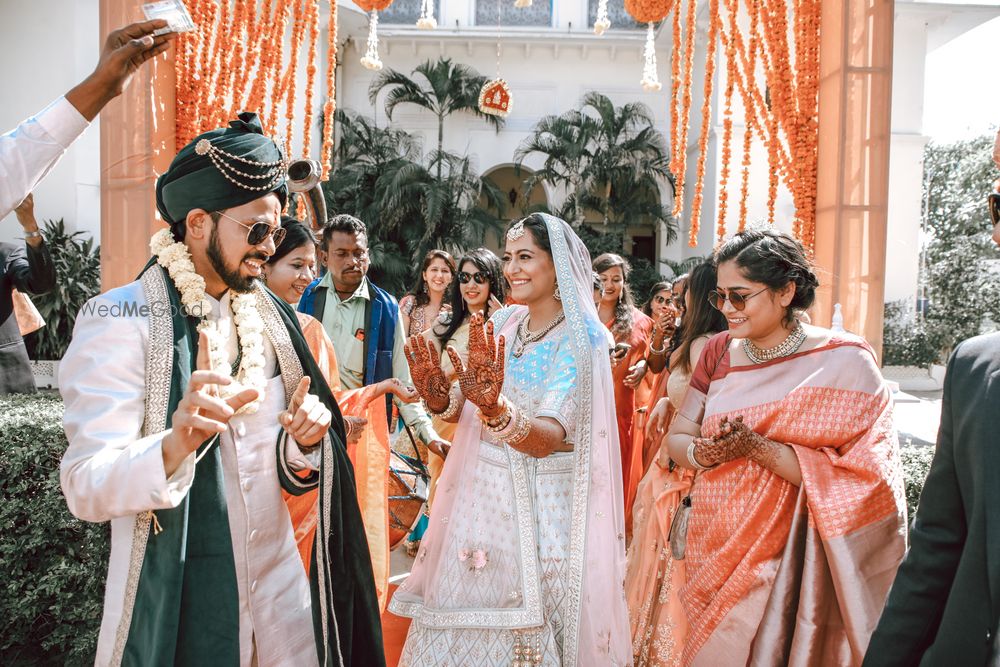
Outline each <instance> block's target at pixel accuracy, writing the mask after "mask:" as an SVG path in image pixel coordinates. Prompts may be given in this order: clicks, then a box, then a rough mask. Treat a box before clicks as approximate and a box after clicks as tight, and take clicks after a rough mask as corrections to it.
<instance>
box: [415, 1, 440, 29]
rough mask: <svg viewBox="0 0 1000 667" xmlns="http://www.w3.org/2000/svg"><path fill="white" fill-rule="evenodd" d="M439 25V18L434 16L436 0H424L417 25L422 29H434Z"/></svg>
mask: <svg viewBox="0 0 1000 667" xmlns="http://www.w3.org/2000/svg"><path fill="white" fill-rule="evenodd" d="M437 25H438V22H437V19H436V18H434V0H422V2H421V6H420V18H418V19H417V27H418V28H420V29H421V30H433V29H434V28H436V27H437Z"/></svg>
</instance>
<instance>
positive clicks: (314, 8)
mask: <svg viewBox="0 0 1000 667" xmlns="http://www.w3.org/2000/svg"><path fill="white" fill-rule="evenodd" d="M306 3H307V5H308V11H309V54H308V57H307V58H306V109H305V118H304V119H303V123H302V157H304V158H308V157H309V153H310V150H311V147H310V143H311V142H312V121H313V89H314V86H315V84H316V46H317V44H318V42H319V0H306Z"/></svg>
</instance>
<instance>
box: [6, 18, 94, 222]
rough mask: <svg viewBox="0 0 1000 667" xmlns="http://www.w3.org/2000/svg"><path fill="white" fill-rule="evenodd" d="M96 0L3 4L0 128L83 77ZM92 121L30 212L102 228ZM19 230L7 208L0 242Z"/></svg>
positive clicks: (90, 62)
mask: <svg viewBox="0 0 1000 667" xmlns="http://www.w3.org/2000/svg"><path fill="white" fill-rule="evenodd" d="M98 4H99V3H98V0H72V1H67V0H32V1H31V2H22V1H20V0H17V1H14V0H5V1H3V2H0V90H2V91H3V104H0V132H7V131H9V130H12V129H14V128H15V127H16V126H17V124H18V123H19V122H21V121H22V120H23V119H25V118H27V117H29V116H32V115H34V114H35V113H36V112H38V111H40V110H41V109H42V108H44V107H45V106H46V105H47V104H48V103H49V102H51V101H52V100H54V99H56V98H57V97H59V96H60V95H62V94H64V93H65V92H66V91H67V90H69V89H70V88H72V87H73V86H74V85H75V84H76V83H78V82H79V81H81V80H82V79H83V78H84V77H86V76H87V75H88V74H89V73H90V72H91V71H92V70H93V68H94V65H95V64H96V63H97V56H98V52H99V48H100V38H99V37H98V30H99V26H98ZM97 125H98V123H96V122H95V123H94V124H93V125H92V126H91V127H90V128H88V129H87V131H86V132H84V134H83V136H82V137H81V138H80V139H79V140H78V141H77V142H76V143H75V144H74V145H73V146H72V147H71V148H70V149H69V150H68V151H67V152H66V155H65V156H63V159H62V161H61V162H60V163H59V164H58V165H57V166H56V168H55V169H53V170H52V172H51V173H50V174H49V175H48V177H46V179H45V180H44V181H43V182H42V183H41V184H40V185H39V186H38V189H37V190H36V191H35V215H36V217H37V218H38V220H39V222H40V223H41V222H42V221H43V220H46V219H58V218H64V219H65V220H66V223H67V225H68V226H69V228H70V229H72V230H77V229H82V230H86V231H88V232H90V233H92V234H94V235H95V236H98V235H99V233H100V226H101V223H100V136H99V129H98V127H97ZM20 236H21V227H20V226H19V225H18V224H17V220H16V219H15V217H14V215H13V214H11V215H9V216H7V217H6V218H4V219H2V220H0V240H3V241H10V240H13V239H15V238H17V237H20Z"/></svg>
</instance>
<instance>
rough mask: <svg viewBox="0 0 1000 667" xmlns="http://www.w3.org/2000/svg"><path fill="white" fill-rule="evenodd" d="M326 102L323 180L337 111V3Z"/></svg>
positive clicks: (333, 9)
mask: <svg viewBox="0 0 1000 667" xmlns="http://www.w3.org/2000/svg"><path fill="white" fill-rule="evenodd" d="M326 57H327V60H326V102H325V103H324V104H323V147H322V148H321V149H320V162H321V163H322V165H323V180H324V181H325V180H327V179H329V178H330V162H331V160H332V159H333V124H334V118H333V117H334V113H335V112H336V111H337V3H336V2H331V3H330V26H329V31H328V32H327V44H326Z"/></svg>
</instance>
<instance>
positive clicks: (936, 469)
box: [864, 346, 967, 667]
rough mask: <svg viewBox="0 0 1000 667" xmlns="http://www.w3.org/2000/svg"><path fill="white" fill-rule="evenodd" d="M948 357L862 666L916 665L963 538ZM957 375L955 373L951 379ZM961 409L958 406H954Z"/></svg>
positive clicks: (937, 621)
mask: <svg viewBox="0 0 1000 667" xmlns="http://www.w3.org/2000/svg"><path fill="white" fill-rule="evenodd" d="M960 349H961V346H959V348H957V349H956V350H955V353H954V354H952V357H951V360H950V361H949V362H948V371H947V375H946V376H945V381H944V398H943V400H942V402H941V426H940V430H939V431H938V440H937V451H936V452H935V455H934V461H933V463H932V464H931V469H930V473H929V474H928V476H927V481H926V482H925V484H924V488H923V491H922V492H921V494H920V504H919V506H918V507H917V516H916V520H915V521H914V525H913V528H912V529H911V531H910V550H909V551H908V552H907V554H906V558H905V559H904V560H903V563H902V565H900V567H899V571H898V572H897V574H896V579H895V581H894V582H893V584H892V589H891V590H890V591H889V598H888V600H887V601H886V605H885V609H884V610H883V612H882V617H881V619H880V620H879V623H878V626H877V627H876V629H875V634H874V635H872V639H871V643H870V644H869V646H868V653H867V655H866V656H865V661H864V666H865V667H881V666H883V665H885V666H888V665H915V664H918V663H919V662H920V659H921V656H922V655H923V653H924V651H926V650H927V647H928V646H930V644H931V643H932V642H933V641H934V638H935V636H936V635H937V631H938V626H939V624H940V622H941V615H942V613H943V611H944V606H945V602H946V601H947V600H948V593H949V592H950V590H951V584H952V581H953V580H954V578H955V570H956V568H957V567H958V562H959V559H960V557H961V555H962V549H963V547H964V545H965V538H966V531H967V526H966V513H965V508H964V505H963V502H962V496H961V493H960V491H959V486H958V478H957V476H956V474H955V458H954V443H955V441H954V432H953V425H954V416H953V414H952V408H953V405H954V403H953V400H952V399H953V395H952V388H953V385H954V383H955V382H956V380H960V379H961V377H960V376H961V373H960V372H957V371H956V370H955V369H956V366H957V365H958V364H957V363H956V358H957V357H958V354H959V350H960ZM956 373H957V375H956ZM959 408H960V409H961V406H959Z"/></svg>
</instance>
